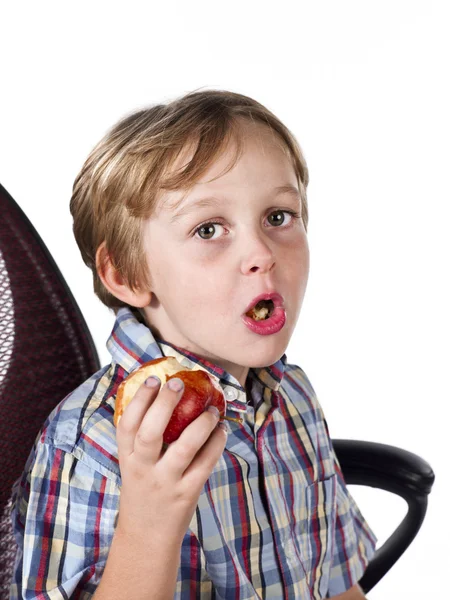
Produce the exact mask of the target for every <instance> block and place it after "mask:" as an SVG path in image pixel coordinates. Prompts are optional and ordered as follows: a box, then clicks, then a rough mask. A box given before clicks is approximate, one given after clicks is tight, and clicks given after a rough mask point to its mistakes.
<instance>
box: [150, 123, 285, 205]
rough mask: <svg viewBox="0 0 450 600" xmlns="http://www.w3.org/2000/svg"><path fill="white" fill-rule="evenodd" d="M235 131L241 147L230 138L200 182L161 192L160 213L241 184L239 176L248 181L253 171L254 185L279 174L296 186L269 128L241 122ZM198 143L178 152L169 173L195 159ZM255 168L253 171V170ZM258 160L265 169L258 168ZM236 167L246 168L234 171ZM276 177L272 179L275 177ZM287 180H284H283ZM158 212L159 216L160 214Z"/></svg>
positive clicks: (280, 142) (280, 144)
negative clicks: (192, 198)
mask: <svg viewBox="0 0 450 600" xmlns="http://www.w3.org/2000/svg"><path fill="white" fill-rule="evenodd" d="M241 123H242V124H240V125H239V128H238V130H237V135H238V136H239V141H240V143H241V145H240V146H239V144H238V143H237V142H236V139H235V136H232V137H231V139H230V142H229V143H228V144H227V145H225V144H224V146H223V147H222V148H221V151H220V153H219V154H218V156H217V157H216V158H215V159H214V160H213V161H212V162H211V163H210V164H209V165H208V167H207V168H206V170H205V171H204V172H203V173H202V175H201V176H200V178H199V179H198V180H197V181H195V182H194V183H192V184H191V185H190V186H189V187H184V188H180V189H177V190H173V191H164V193H162V194H161V196H160V198H159V201H158V209H159V211H164V212H166V211H170V212H173V211H174V210H176V209H177V208H178V207H179V206H180V204H182V203H183V201H184V200H185V198H186V197H187V196H189V195H191V194H192V193H194V192H197V191H198V192H209V191H211V192H213V191H217V190H218V189H220V188H221V187H223V186H224V185H225V184H230V182H231V183H232V182H233V180H236V182H237V183H240V181H241V179H240V177H242V175H244V174H245V176H246V177H248V178H249V179H250V174H251V172H252V171H254V176H255V177H254V178H255V182H257V183H263V182H264V179H270V178H271V176H272V175H274V174H275V173H277V172H279V173H280V175H279V176H280V178H281V179H283V181H280V182H279V183H287V179H289V181H290V182H291V184H292V185H293V186H297V177H296V174H295V169H294V163H293V161H292V157H291V156H290V154H289V151H288V149H287V147H286V145H285V143H284V142H283V140H282V139H281V138H280V137H279V135H278V134H277V133H276V132H275V131H274V130H273V129H272V128H271V127H269V126H266V125H264V124H262V123H256V122H250V121H241ZM196 149H197V143H190V144H188V145H186V147H185V148H183V150H182V151H181V152H180V154H179V156H178V157H177V158H176V160H175V161H174V163H173V164H172V166H171V168H170V173H172V172H173V171H179V170H183V169H185V168H186V167H187V166H188V164H189V163H190V162H191V160H192V159H193V158H194V155H195V152H196ZM255 160H256V161H258V160H259V161H260V162H256V168H253V169H252V166H253V167H255ZM261 160H262V161H264V167H263V168H261ZM239 163H242V164H243V165H244V163H245V166H244V167H243V168H242V169H240V170H238V171H236V168H237V166H238V164H239ZM274 176H275V175H274ZM286 178H287V179H286ZM159 211H158V212H159Z"/></svg>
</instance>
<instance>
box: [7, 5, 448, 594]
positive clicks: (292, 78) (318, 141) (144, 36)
mask: <svg viewBox="0 0 450 600" xmlns="http://www.w3.org/2000/svg"><path fill="white" fill-rule="evenodd" d="M161 4H164V7H162V6H161ZM5 6H6V3H5ZM448 7H449V4H448V3H447V2H445V1H442V2H438V1H433V0H426V1H425V0H424V1H423V2H417V1H411V0H409V1H395V0H391V1H386V0H383V1H380V0H378V1H377V2H364V1H361V0H359V1H356V0H355V1H339V2H337V1H332V0H321V1H320V2H300V1H297V2H294V1H293V2H285V1H280V0H279V1H277V2H275V3H270V4H264V3H261V2H256V1H247V2H244V1H241V2H239V1H236V0H232V1H229V0H227V1H224V2H211V1H209V2H200V1H196V0H195V1H192V2H166V3H163V2H132V1H131V2H130V1H129V2H127V3H125V2H123V3H113V2H89V3H87V2H80V1H77V2H72V3H60V2H42V1H41V2H38V3H33V2H20V3H19V2H18V3H15V4H14V5H13V6H11V5H8V8H2V9H0V20H1V31H2V33H1V38H0V57H1V58H0V61H1V63H0V86H1V94H0V182H1V183H2V184H3V185H4V186H5V187H6V189H7V190H8V191H9V192H10V193H11V194H12V196H13V197H14V198H15V199H16V201H17V202H18V203H19V204H20V205H21V207H22V208H23V209H24V210H25V212H26V213H27V215H28V217H29V218H30V219H31V221H32V222H33V224H34V225H35V227H36V228H37V230H38V232H39V233H40V235H41V236H42V238H43V239H44V241H45V243H46V244H47V246H48V248H49V250H50V252H51V253H52V255H53V256H54V258H55V260H56V262H57V263H58V265H59V267H60V268H61V271H62V273H63V275H64V277H65V278H66V280H67V282H68V284H69V286H70V288H71V289H72V290H73V293H74V295H75V297H76V299H77V301H78V303H79V305H80V307H81V310H82V312H83V313H84V315H85V318H86V320H87V322H88V325H89V327H90V329H91V331H92V334H93V337H94V340H95V342H96V345H97V347H98V350H99V354H100V357H101V361H102V363H103V364H104V363H105V362H107V361H108V354H107V351H106V349H105V340H106V337H107V336H108V334H109V332H110V329H111V326H112V323H113V317H112V314H110V313H109V312H108V310H107V309H106V308H105V307H104V306H103V305H102V304H101V303H100V302H99V301H98V300H97V298H96V297H95V296H94V294H93V291H92V286H91V275H90V272H89V271H88V269H87V267H85V266H84V264H83V262H82V260H81V257H80V255H79V251H78V248H77V247H76V244H75V241H74V239H73V236H72V231H71V228H72V223H71V217H70V213H69V200H70V195H71V187H72V183H73V180H74V179H75V176H76V175H77V173H78V170H79V169H80V168H81V166H82V163H83V162H84V160H85V158H86V157H87V155H88V153H89V151H90V150H91V148H92V147H93V146H94V144H95V143H96V142H97V141H98V140H99V139H100V137H101V136H102V135H103V134H104V133H105V132H106V130H107V129H108V128H109V127H110V126H112V125H113V123H115V122H116V121H117V120H118V119H119V118H120V117H122V116H123V115H124V114H125V113H128V112H130V111H132V110H134V109H136V108H139V107H142V106H147V105H149V104H153V103H156V102H161V101H163V102H164V101H166V100H171V99H173V98H175V97H177V96H179V95H181V94H183V93H186V92H188V91H190V90H193V89H194V88H199V87H203V88H223V89H229V90H233V91H237V92H241V93H244V94H246V95H249V96H252V97H254V98H255V99H257V100H258V101H260V102H262V103H263V104H265V105H266V106H267V107H268V108H270V109H271V110H272V111H273V112H275V114H276V115H277V116H279V117H280V118H281V119H282V120H283V121H284V122H285V124H286V125H287V126H288V127H289V128H290V129H291V131H292V132H293V133H294V135H295V136H296V137H297V139H298V140H299V142H300V144H301V146H302V148H303V151H304V153H305V156H306V159H307V162H308V166H309V169H310V177H311V183H310V186H309V210H310V226H309V243H310V249H311V274H310V280H309V285H308V289H307V292H306V297H305V301H304V306H303V309H302V314H301V316H300V319H299V322H298V325H297V329H296V331H295V334H294V336H293V337H292V339H291V342H290V345H289V347H288V349H287V355H288V360H289V362H292V363H296V364H299V365H301V366H302V367H303V369H304V370H305V371H306V373H307V374H308V376H309V378H310V379H311V382H312V384H313V386H314V388H315V390H316V392H317V394H318V397H319V400H320V402H321V403H322V406H323V408H324V411H325V415H326V417H327V421H328V424H329V427H330V432H331V436H332V437H334V438H353V439H362V440H370V441H376V442H381V443H384V444H390V445H394V446H399V447H401V448H404V449H406V450H409V451H411V452H414V453H416V454H419V455H420V456H421V457H423V458H424V459H425V460H427V461H428V462H429V463H430V464H431V466H432V468H433V469H434V471H435V474H436V483H435V486H434V488H433V491H432V494H431V496H430V501H429V509H428V513H427V516H426V518H425V521H424V524H423V526H422V529H421V531H420V532H419V534H418V536H417V537H416V539H415V540H414V542H413V543H412V545H411V546H410V547H409V549H408V550H407V551H406V553H405V554H404V555H403V557H402V558H401V559H400V560H399V562H398V563H397V564H396V565H395V566H394V567H393V568H392V570H391V571H390V572H389V573H388V574H387V575H386V576H385V577H384V578H383V580H382V581H381V582H380V583H379V584H378V585H377V586H376V587H375V588H374V589H373V591H372V592H371V593H370V594H369V598H370V599H371V600H391V599H392V600H398V599H400V598H408V600H416V599H417V600H423V599H424V598H443V597H445V596H446V593H447V588H448V576H449V575H448V567H449V558H450V552H449V549H448V537H449V535H450V528H449V525H448V523H449V518H448V496H449V491H450V490H449V484H448V479H446V477H447V472H448V471H447V470H448V461H447V457H448V437H449V431H448V425H447V422H446V419H445V416H446V414H448V413H447V410H446V409H445V406H446V405H447V403H448V401H449V399H450V398H449V396H450V394H449V384H448V375H449V372H450V369H449V358H450V357H449V339H450V326H449V317H448V312H449V307H450V294H449V275H448V273H449V269H448V262H449V257H450V252H449V251H450V244H449V228H450V211H449V202H450V194H449V192H450V184H449V159H450V151H449V140H450V119H449V107H450V93H449V87H448V85H449V73H450V68H449V62H450V61H449V58H450V42H449V33H448V32H449V26H450V22H449V21H450V18H449V8H448ZM0 218H1V216H0ZM351 491H352V493H353V494H354V496H355V498H356V499H357V501H358V503H359V505H360V507H361V510H362V512H363V514H364V515H365V517H366V518H367V520H368V521H369V523H370V525H371V526H372V528H373V530H374V531H375V532H376V534H377V535H378V538H379V540H380V543H382V542H383V541H384V540H385V539H386V538H387V537H388V536H389V535H390V533H391V532H392V531H393V529H394V528H395V527H396V525H397V524H398V523H399V522H400V520H401V519H402V518H403V515H404V514H405V511H406V504H405V503H404V502H403V500H401V499H399V498H397V497H394V496H392V495H390V494H388V493H386V492H381V491H377V490H374V489H372V488H360V487H357V488H355V487H352V488H351Z"/></svg>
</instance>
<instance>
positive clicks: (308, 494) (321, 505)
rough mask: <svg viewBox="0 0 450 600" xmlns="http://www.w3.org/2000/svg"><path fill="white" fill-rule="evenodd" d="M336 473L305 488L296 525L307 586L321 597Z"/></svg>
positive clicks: (330, 547) (331, 539)
mask: <svg viewBox="0 0 450 600" xmlns="http://www.w3.org/2000/svg"><path fill="white" fill-rule="evenodd" d="M336 494H337V476H336V474H334V475H332V476H331V477H328V478H327V479H323V480H318V481H314V482H313V483H311V484H310V485H308V486H307V487H306V488H305V496H304V499H305V504H304V511H302V512H303V515H302V516H303V518H300V520H299V522H298V524H297V531H296V534H297V535H296V540H297V542H298V544H299V553H300V557H301V561H302V563H303V566H304V569H305V571H306V575H307V578H308V584H309V587H310V588H311V589H313V587H315V588H316V591H317V590H318V591H319V592H320V594H323V597H324V596H325V594H326V593H327V591H328V581H329V576H330V568H331V564H332V558H333V552H334V538H335V531H336Z"/></svg>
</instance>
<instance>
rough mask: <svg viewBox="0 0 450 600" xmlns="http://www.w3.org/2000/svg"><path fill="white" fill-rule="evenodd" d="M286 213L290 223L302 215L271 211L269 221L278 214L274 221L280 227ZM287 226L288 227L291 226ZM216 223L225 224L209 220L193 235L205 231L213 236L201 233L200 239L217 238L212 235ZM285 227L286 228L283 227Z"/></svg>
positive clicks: (291, 211)
mask: <svg viewBox="0 0 450 600" xmlns="http://www.w3.org/2000/svg"><path fill="white" fill-rule="evenodd" d="M284 214H288V215H289V216H290V217H291V221H289V224H290V223H291V222H292V220H296V219H300V218H301V215H300V213H297V212H295V211H293V210H276V211H273V212H271V213H270V215H269V218H268V219H269V222H270V217H271V216H273V215H276V217H275V219H274V221H273V222H272V224H273V223H275V227H277V228H278V227H279V226H280V225H283V223H284V221H285V217H284ZM289 224H288V226H287V227H286V229H287V228H288V227H289ZM216 225H220V226H221V227H223V224H222V223H221V222H219V221H208V222H207V223H203V224H202V225H199V226H198V227H197V228H196V229H195V231H194V233H193V235H194V236H195V235H196V234H197V233H198V234H199V235H200V234H202V233H205V235H206V236H211V237H203V235H200V239H202V240H205V241H208V240H212V239H215V238H214V237H212V236H213V235H214V233H215V226H216ZM283 229H285V228H283Z"/></svg>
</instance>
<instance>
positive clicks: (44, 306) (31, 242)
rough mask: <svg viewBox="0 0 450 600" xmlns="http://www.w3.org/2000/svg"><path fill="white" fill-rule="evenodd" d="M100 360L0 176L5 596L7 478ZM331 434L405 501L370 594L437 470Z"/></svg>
mask: <svg viewBox="0 0 450 600" xmlns="http://www.w3.org/2000/svg"><path fill="white" fill-rule="evenodd" d="M35 348H37V349H39V350H38V351H39V356H38V357H36V356H35ZM99 368H100V364H99V359H98V355H97V352H96V349H95V345H94V343H93V340H92V337H91V335H90V333H89V330H88V328H87V325H86V323H85V321H84V319H83V316H82V314H81V312H80V310H79V308H78V305H77V303H76V301H75V299H74V297H73V295H72V293H71V292H70V290H69V288H68V286H67V284H66V282H65V281H64V278H63V276H62V274H61V272H60V271H59V269H58V267H57V265H56V264H55V262H54V260H53V259H52V257H51V256H50V254H49V252H48V250H47V248H46V247H45V245H44V243H43V241H42V240H41V238H40V237H39V235H38V233H37V232H36V230H35V229H34V227H33V225H32V224H31V223H30V221H29V220H28V218H27V217H26V216H25V214H24V213H23V211H22V210H21V209H20V208H19V206H18V205H17V204H16V203H15V201H14V200H13V199H12V198H11V196H10V195H9V194H8V193H7V192H6V190H5V189H4V188H3V187H2V186H1V185H0V411H2V412H1V414H2V419H0V457H1V460H2V463H1V469H0V534H1V537H0V540H1V541H0V565H1V566H0V600H6V599H7V598H8V589H9V582H10V579H11V576H12V567H13V565H14V557H15V541H14V538H13V536H12V532H11V526H10V522H9V511H10V508H11V506H10V495H11V486H12V484H13V483H14V481H15V480H16V479H17V478H18V477H19V476H20V474H21V472H22V470H23V467H24V464H25V462H26V459H27V456H28V454H29V451H30V449H31V447H32V445H33V442H34V439H35V436H36V435H37V433H38V431H39V429H40V427H41V426H42V424H43V422H44V420H45V418H46V416H47V415H48V413H49V412H50V411H51V410H52V408H53V407H54V406H55V405H56V404H57V403H58V402H59V401H60V400H61V399H62V398H64V397H65V396H66V395H67V394H68V393H69V392H71V391H72V390H73V389H75V388H76V387H77V386H78V385H79V384H80V383H82V382H83V381H84V380H85V379H87V378H88V377H89V376H90V375H92V374H93V373H94V372H95V371H97V370H98V369H99ZM33 399H36V401H35V402H34V401H33ZM6 417H7V418H6ZM332 443H333V447H334V449H335V451H336V455H337V457H338V460H339V462H340V465H341V467H342V471H343V475H344V478H345V481H346V483H347V484H348V485H351V484H353V485H364V486H371V487H375V488H380V489H384V490H386V491H389V492H392V493H394V494H397V495H400V496H402V497H403V498H404V499H405V500H406V501H407V503H408V513H407V515H406V516H405V518H404V519H403V521H402V522H401V523H400V525H399V526H398V527H397V529H396V530H395V531H394V533H393V534H392V535H391V536H390V537H389V539H388V540H387V541H386V542H385V543H384V544H383V546H382V547H381V548H379V549H378V550H377V551H376V553H375V555H374V557H373V558H372V560H371V562H370V564H369V566H368V568H367V570H366V572H365V573H364V575H363V577H362V578H361V580H360V581H359V584H360V585H361V587H362V589H363V590H364V592H365V593H367V592H369V591H370V590H371V589H372V588H373V587H374V586H375V585H376V583H377V582H378V581H379V580H380V579H381V578H382V577H383V576H384V575H385V574H386V573H387V572H388V571H389V569H390V568H391V567H392V566H393V565H394V564H395V563H396V561H397V560H398V559H399V558H400V556H401V555H402V554H403V552H404V551H405V550H406V548H408V546H409V545H410V544H411V542H412V541H413V539H414V538H415V536H416V535H417V532H418V531H419V529H420V527H421V525H422V522H423V519H424V517H425V513H426V510H427V498H428V494H429V493H430V491H431V488H432V486H433V482H434V473H433V471H432V469H431V467H430V465H429V464H428V463H427V462H425V461H424V460H423V459H422V458H420V457H419V456H417V455H415V454H413V453H411V452H407V451H405V450H402V449H400V448H396V447H394V446H388V445H385V444H378V443H373V442H365V441H358V440H341V439H334V440H332Z"/></svg>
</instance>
